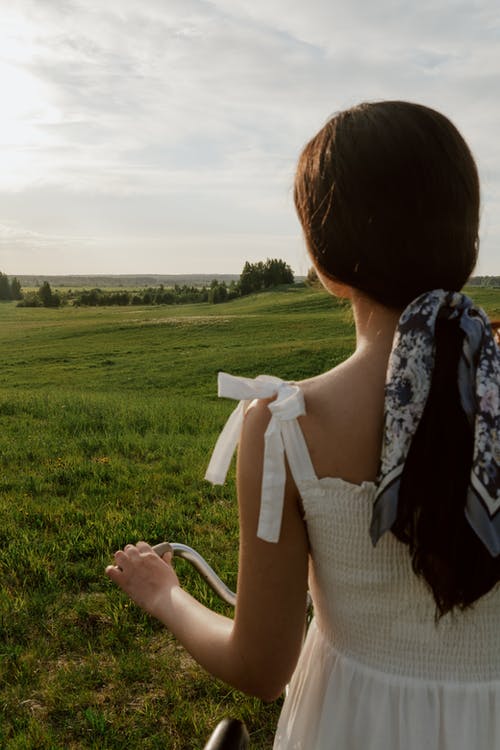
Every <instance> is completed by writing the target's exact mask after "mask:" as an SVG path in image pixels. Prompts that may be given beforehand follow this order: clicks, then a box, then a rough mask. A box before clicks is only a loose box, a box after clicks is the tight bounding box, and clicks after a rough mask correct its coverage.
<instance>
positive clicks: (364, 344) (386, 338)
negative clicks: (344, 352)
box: [351, 293, 402, 357]
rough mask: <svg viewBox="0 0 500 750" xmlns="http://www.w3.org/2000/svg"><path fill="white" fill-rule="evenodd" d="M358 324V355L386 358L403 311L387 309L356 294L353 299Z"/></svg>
mask: <svg viewBox="0 0 500 750" xmlns="http://www.w3.org/2000/svg"><path fill="white" fill-rule="evenodd" d="M351 302H352V309H353V314H354V321H355V324H356V354H355V356H358V355H368V354H370V355H375V354H380V356H384V357H386V356H387V355H388V354H389V352H390V351H391V349H392V342H393V339H394V332H395V330H396V326H397V324H398V320H399V318H400V316H401V312H402V311H401V310H395V309H394V308H390V307H385V305H381V304H380V303H378V302H375V301H374V300H372V299H370V298H369V297H366V296H365V295H362V294H359V293H355V294H353V296H352V299H351Z"/></svg>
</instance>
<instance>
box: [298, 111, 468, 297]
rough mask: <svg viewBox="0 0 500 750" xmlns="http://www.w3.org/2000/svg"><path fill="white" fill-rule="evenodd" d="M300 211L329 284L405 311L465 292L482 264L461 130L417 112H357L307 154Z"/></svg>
mask: <svg viewBox="0 0 500 750" xmlns="http://www.w3.org/2000/svg"><path fill="white" fill-rule="evenodd" d="M295 203H296V207H297V212H298V215H299V218H300V221H301V223H302V227H303V230H304V234H305V237H306V242H307V247H308V249H309V252H310V254H311V256H312V258H313V260H314V263H315V265H316V266H317V267H318V269H319V270H320V271H321V272H322V273H324V274H325V275H326V276H328V277H330V278H332V279H334V280H338V281H341V282H344V283H346V284H348V285H350V286H353V287H355V288H356V289H359V290H360V291H364V292H365V293H366V294H368V295H369V296H371V297H373V298H374V299H376V300H378V301H379V302H381V303H382V304H385V305H387V306H389V307H401V308H404V307H406V305H407V304H408V303H409V302H411V300H413V299H415V297H418V295H419V294H421V293H422V292H425V291H428V290H429V289H436V288H442V289H448V290H453V291H456V290H459V289H460V288H461V287H462V286H463V285H464V283H465V282H466V280H467V278H468V277H469V275H470V274H471V272H472V269H473V268H474V265H475V263H476V258H477V247H478V239H477V238H478V226H479V178H478V174H477V169H476V165H475V162H474V159H473V157H472V154H471V152H470V150H469V148H468V146H467V144H466V143H465V141H464V140H463V138H462V136H461V135H460V133H459V132H458V130H457V129H456V128H455V126H454V125H453V124H452V123H451V122H450V121H449V120H448V119H447V118H446V117H444V116H443V115H441V114H439V113H438V112H436V111H434V110H432V109H429V108H428V107H423V106H422V105H419V104H411V103H408V102H399V101H387V102H374V103H368V104H360V105H359V106H357V107H354V108H353V109H349V110H346V111H345V112H340V113H339V114H337V115H336V116H335V117H333V118H332V119H331V120H330V121H329V122H327V124H326V125H325V126H324V127H323V128H322V129H321V130H320V131H319V133H318V134H317V135H316V136H315V137H314V138H313V139H312V140H311V141H310V142H309V143H308V144H307V146H306V147H305V149H304V151H303V152H302V154H301V156H300V159H299V164H298V168H297V174H296V179H295Z"/></svg>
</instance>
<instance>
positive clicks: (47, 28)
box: [0, 0, 500, 275]
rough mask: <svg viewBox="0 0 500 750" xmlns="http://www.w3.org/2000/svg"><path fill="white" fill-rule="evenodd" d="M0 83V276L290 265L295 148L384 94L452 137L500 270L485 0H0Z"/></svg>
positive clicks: (499, 203) (304, 264)
mask: <svg viewBox="0 0 500 750" xmlns="http://www.w3.org/2000/svg"><path fill="white" fill-rule="evenodd" d="M0 90H1V92H2V93H1V105H0V271H3V272H4V273H7V274H9V275H16V274H19V275H21V274H100V273H103V274H110V273H116V274H150V273H156V274H175V273H179V274H188V273H214V274H217V273H235V274H238V273H240V271H241V269H242V267H243V264H244V262H245V261H246V260H249V261H250V262H255V261H258V260H265V259H266V258H268V257H272V258H283V259H284V260H286V261H287V262H288V263H289V264H290V265H291V266H292V268H293V270H294V271H295V273H296V274H305V273H307V270H308V268H309V266H310V263H309V261H308V259H307V256H306V252H305V250H304V245H303V240H302V234H301V230H300V226H299V224H298V221H297V218H296V216H295V212H294V208H293V198H292V185H293V174H294V169H295V165H296V161H297V157H298V154H299V153H300V151H301V149H302V147H303V146H304V144H305V143H306V142H307V141H308V140H309V138H310V137H312V135H313V134H314V133H315V132H316V131H317V130H318V129H319V128H320V127H321V126H322V125H323V124H324V122H325V121H326V120H327V119H328V118H329V117H330V116H331V115H332V114H333V113H335V112H336V111H338V110H341V109H344V108H346V107H349V106H352V105H354V104H356V103H358V102H360V101H374V100H379V99H406V100H409V101H416V102H421V103H423V104H427V105H429V106H431V107H435V108H436V109H439V110H440V111H442V112H443V113H444V114H446V115H447V116H448V117H450V119H451V120H452V121H453V122H454V123H455V124H456V125H457V127H458V128H459V130H460V131H461V132H462V134H463V136H464V137H465V139H466V140H467V142H468V143H469V145H470V146H471V148H472V151H473V153H474V155H475V157H476V161H477V163H478V167H479V172H480V176H481V185H482V217H481V235H480V239H481V251H480V261H479V265H478V267H477V269H476V273H480V274H491V275H500V251H499V248H500V138H499V134H500V96H499V92H500V3H499V2H498V0H466V1H465V2H462V1H458V0H457V1H455V0H419V2H415V0H402V1H400V2H399V1H397V0H372V1H370V0H343V1H342V2H340V1H339V0H308V2H304V0H210V1H208V0H106V2H102V0H0Z"/></svg>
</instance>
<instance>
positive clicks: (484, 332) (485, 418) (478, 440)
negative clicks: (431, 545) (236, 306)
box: [370, 289, 500, 557]
mask: <svg viewBox="0 0 500 750" xmlns="http://www.w3.org/2000/svg"><path fill="white" fill-rule="evenodd" d="M438 318H440V319H441V318H445V319H449V320H451V319H456V320H457V322H458V325H459V326H460V328H461V330H462V331H463V332H464V339H463V347H462V354H461V357H460V360H459V365H458V372H457V377H458V389H459V393H460V401H461V405H462V408H463V410H464V413H465V415H466V417H467V419H468V421H469V424H470V425H471V428H472V430H473V432H474V452H473V459H472V468H471V474H470V480H469V486H468V489H467V499H466V504H465V516H466V518H467V520H468V522H469V524H470V526H471V527H472V529H474V531H475V532H476V534H477V535H478V537H479V538H480V539H481V541H482V542H483V544H484V545H485V546H486V548H487V549H488V551H489V552H490V554H491V555H492V556H493V557H497V556H498V555H500V470H499V469H500V350H499V348H498V345H497V344H496V343H495V340H494V338H493V334H492V330H491V326H490V323H489V320H488V318H487V316H486V314H485V313H484V312H483V310H481V309H480V308H478V307H475V306H474V304H473V302H472V300H470V299H469V298H468V297H466V296H465V295H464V294H460V293H458V292H445V291H443V290H442V289H437V290H434V291H432V292H426V293H425V294H422V295H421V296H420V297H418V298H417V299H416V300H414V301H413V302H412V303H411V304H410V305H409V306H408V307H407V308H406V309H405V310H404V312H403V314H402V315H401V318H400V319H399V323H398V328H397V330H396V334H395V338H394V344H393V349H392V352H391V356H390V359H389V366H388V370H387V379H386V387H385V424H384V439H383V446H382V455H381V464H380V471H379V476H378V479H377V493H376V496H375V503H374V507H373V516H372V523H371V527H370V534H371V538H372V541H373V544H376V543H377V541H378V540H379V539H380V537H381V536H382V534H384V533H385V532H386V531H388V530H389V529H390V528H391V527H392V526H393V524H394V522H395V520H396V516H397V509H398V495H399V487H400V483H401V475H402V473H403V468H404V464H405V461H406V457H407V455H408V451H409V449H410V445H411V441H412V438H413V436H414V435H415V433H416V431H417V428H418V425H419V423H420V419H421V417H422V413H423V411H424V407H425V404H426V401H427V397H428V395H429V391H430V387H431V380H432V373H433V368H434V352H435V346H434V333H435V328H436V321H437V320H438Z"/></svg>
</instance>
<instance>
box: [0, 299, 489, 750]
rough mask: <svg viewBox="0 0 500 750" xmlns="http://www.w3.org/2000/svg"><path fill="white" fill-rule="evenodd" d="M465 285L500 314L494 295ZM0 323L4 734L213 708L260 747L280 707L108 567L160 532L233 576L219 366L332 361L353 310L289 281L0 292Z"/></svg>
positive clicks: (176, 731)
mask: <svg viewBox="0 0 500 750" xmlns="http://www.w3.org/2000/svg"><path fill="white" fill-rule="evenodd" d="M472 295H473V297H474V298H475V299H476V300H477V301H478V302H479V303H481V304H483V305H484V306H485V308H486V310H487V311H488V312H489V313H490V314H491V315H492V316H494V317H497V318H500V290H481V289H474V290H472ZM0 323H1V325H0V346H1V352H2V368H1V372H2V378H1V381H0V468H1V471H0V748H6V749H7V750H14V749H15V750H21V749H22V750H25V749H30V748H33V750H35V749H36V750H43V749H44V748H47V749H49V748H50V750H59V749H60V750H67V749H68V748H97V749H99V748H120V749H122V748H126V747H137V748H141V749H142V748H144V749H148V748H157V749H158V750H159V749H160V748H161V749H162V750H164V749H169V748H172V749H175V750H180V749H185V748H186V749H187V748H198V747H202V746H203V744H204V741H205V740H206V738H207V735H208V734H209V732H210V731H211V729H212V727H213V726H215V724H216V723H217V721H218V720H219V719H220V718H222V717H223V716H225V715H232V716H236V717H241V718H243V719H244V720H245V722H246V723H247V725H248V727H249V730H250V732H251V736H252V748H255V749H256V750H258V749H259V748H262V749H263V748H270V747H271V745H272V734H273V729H274V726H275V723H276V720H277V716H278V713H279V702H278V703H277V704H272V705H266V704H263V703H261V702H260V701H257V700H253V699H249V698H247V697H245V696H243V695H241V694H240V693H238V692H236V691H233V690H230V689H229V688H227V687H226V686H224V685H223V684H222V683H219V682H217V681H215V680H213V679H212V678H211V677H209V676H208V675H206V674H205V673H204V672H203V671H202V670H200V669H199V668H198V667H197V666H196V665H195V664H194V663H193V662H192V660H191V659H190V658H189V657H188V656H187V655H186V654H185V652H184V651H183V650H182V649H181V648H180V647H179V646H178V645H177V644H176V643H175V641H174V640H173V639H172V638H171V636H170V635H169V634H168V633H167V632H165V631H164V630H163V629H162V628H161V627H160V626H159V625H158V624H157V623H155V622H153V621H152V620H151V619H150V618H148V617H147V616H146V615H144V614H142V613H141V612H140V611H139V610H138V609H137V608H136V607H135V606H134V605H132V604H129V602H128V601H127V599H126V597H125V596H123V595H122V594H121V593H120V592H119V591H118V589H116V588H115V587H113V586H112V584H111V583H109V582H108V580H107V579H106V578H105V576H104V572H103V571H104V567H105V565H106V564H107V563H108V562H109V561H110V557H111V553H112V552H113V551H114V550H115V549H117V548H118V547H121V546H123V545H124V544H125V543H127V542H129V541H136V540H137V539H146V540H148V541H150V542H152V543H155V542H159V541H162V540H164V539H166V538H168V539H170V540H173V541H183V542H185V543H187V544H190V545H192V546H195V547H196V548H198V549H199V550H200V551H201V552H202V553H203V554H205V556H206V557H207V558H208V559H209V560H210V562H211V563H212V564H213V566H214V567H215V568H216V569H218V570H219V571H220V572H221V573H222V574H223V576H224V577H225V578H226V580H227V581H228V583H229V584H230V585H231V586H232V587H234V586H235V581H236V564H237V544H238V542H237V539H238V530H237V511H236V502H235V494H234V483H233V481H232V479H231V480H230V481H229V482H228V484H227V486H225V487H222V488H220V487H218V488H213V487H211V486H210V485H208V484H207V483H206V482H205V481H204V480H203V474H204V471H205V467H206V464H207V460H208V457H209V454H210V451H211V449H212V447H213V445H214V443H215V440H216V437H217V435H218V433H219V431H220V429H221V427H222V425H223V424H224V421H225V419H226V417H227V416H228V414H229V412H230V411H231V409H232V408H234V403H233V402H227V401H224V400H222V401H219V400H218V399H217V397H216V375H217V371H218V370H221V369H222V370H227V371H229V372H233V373H235V374H245V375H248V376H252V375H257V374H259V373H261V372H267V373H272V374H276V375H279V376H281V377H283V378H294V379H298V378H302V377H305V376H308V375H312V374H315V373H318V372H320V371H322V370H325V369H328V368H330V367H332V366H334V365H335V364H336V363H338V362H339V361H340V360H342V359H343V358H345V357H346V356H347V355H348V354H349V353H350V352H351V351H352V348H353V344H354V331H353V326H352V320H351V316H350V312H349V311H348V309H346V308H345V307H344V306H342V305H340V304H336V303H335V302H334V301H332V300H331V299H330V298H328V297H327V296H326V295H325V294H324V293H322V292H317V291H311V290H308V289H298V288H297V289H289V290H286V291H285V290H283V291H278V292H270V293H263V294H260V295H258V296H256V297H250V298H245V299H241V300H236V301H233V302H230V303H227V304H225V305H216V306H214V305H207V304H205V305H193V306H190V307H188V306H178V307H154V308H153V307H138V308H135V307H134V308H97V309H94V308H91V309H87V308H72V307H68V308H63V309H58V310H50V309H38V308H35V309H29V308H17V307H15V305H14V304H12V303H3V304H0ZM178 569H179V572H180V575H181V576H182V577H183V579H184V580H185V581H186V585H187V587H188V588H189V589H190V591H191V592H192V593H194V594H195V595H196V596H199V597H200V598H201V599H202V600H203V601H204V602H206V603H208V604H209V605H211V606H215V607H218V608H219V610H220V611H225V610H224V607H223V605H220V604H218V603H217V602H215V600H214V599H213V598H212V597H211V595H210V594H209V593H208V592H207V591H206V590H205V589H204V587H203V585H202V584H201V583H200V582H199V580H197V579H196V577H195V575H194V574H193V573H192V572H191V571H190V570H189V569H187V568H186V567H184V566H183V565H182V564H179V565H178Z"/></svg>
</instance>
